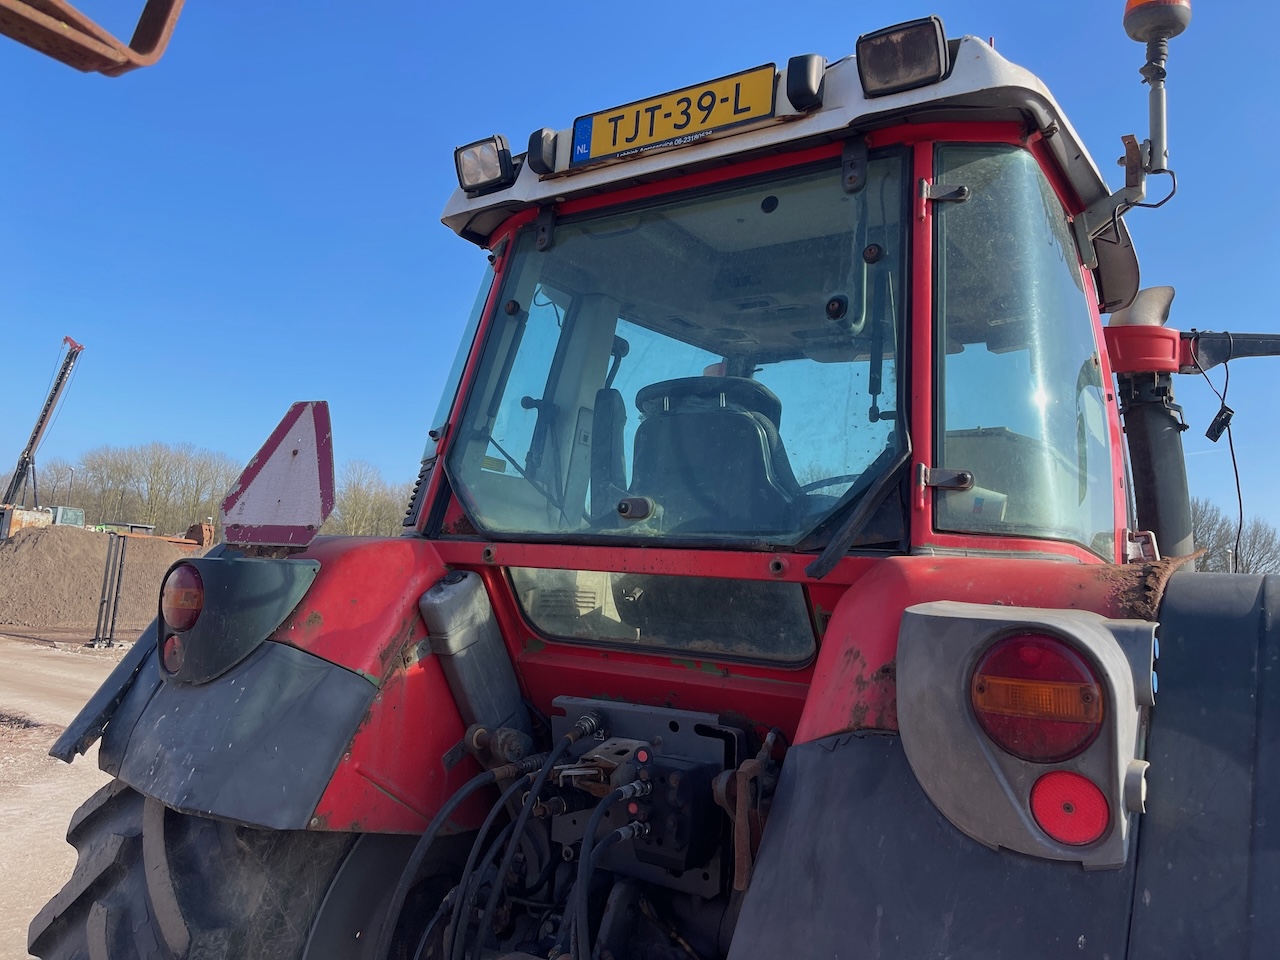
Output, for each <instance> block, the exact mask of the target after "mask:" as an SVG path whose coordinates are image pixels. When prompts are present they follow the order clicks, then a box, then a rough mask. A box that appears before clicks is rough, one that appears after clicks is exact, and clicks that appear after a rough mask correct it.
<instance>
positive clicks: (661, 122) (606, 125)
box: [569, 63, 777, 166]
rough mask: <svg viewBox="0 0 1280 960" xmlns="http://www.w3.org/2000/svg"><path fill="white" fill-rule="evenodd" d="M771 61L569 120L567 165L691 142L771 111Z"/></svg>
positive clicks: (772, 86)
mask: <svg viewBox="0 0 1280 960" xmlns="http://www.w3.org/2000/svg"><path fill="white" fill-rule="evenodd" d="M776 75H777V71H776V69H775V67H774V65H773V64H771V63H769V64H765V65H764V66H763V67H756V68H755V69H754V70H746V71H743V72H742V73H735V74H734V75H733V76H731V77H723V78H721V79H719V80H712V81H710V82H708V83H701V84H698V86H696V87H686V88H685V89H683V90H675V91H673V92H671V93H664V94H663V95H662V96H660V97H653V98H652V99H650V100H641V101H639V102H637V103H629V104H627V105H625V106H622V107H614V108H613V109H612V110H604V111H602V112H600V113H594V114H591V115H590V116H587V117H579V118H578V119H577V120H575V121H574V122H573V155H572V156H571V157H570V160H569V165H570V166H578V165H580V164H584V163H594V162H595V161H597V160H605V159H608V158H610V157H625V156H629V155H631V154H635V153H639V152H641V151H644V150H653V149H655V148H656V147H671V146H684V145H685V144H689V143H695V142H697V141H698V140H701V139H703V138H704V137H707V136H710V135H711V134H713V133H717V132H719V131H721V130H725V129H727V128H729V127H736V126H738V125H739V124H743V123H751V122H753V121H756V120H763V119H765V118H767V117H771V116H773V109H774V88H775V86H776V85H775V83H774V77H775V76H776Z"/></svg>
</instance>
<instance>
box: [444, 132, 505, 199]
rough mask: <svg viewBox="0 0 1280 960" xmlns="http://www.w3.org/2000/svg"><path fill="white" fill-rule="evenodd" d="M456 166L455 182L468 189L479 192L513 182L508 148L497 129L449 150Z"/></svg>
mask: <svg viewBox="0 0 1280 960" xmlns="http://www.w3.org/2000/svg"><path fill="white" fill-rule="evenodd" d="M453 162H454V164H456V166H457V168H458V185H459V186H460V187H462V189H463V190H466V191H467V192H468V193H474V194H477V195H479V194H482V193H487V192H488V191H490V190H500V189H502V188H503V187H508V186H510V185H511V184H512V183H513V182H515V167H514V165H513V164H512V162H511V148H510V147H509V146H508V145H507V138H506V137H504V136H502V134H500V133H496V134H494V135H493V136H492V137H486V138H485V139H483V140H477V141H476V142H475V143H469V144H467V145H466V146H465V147H459V148H458V149H457V150H455V151H453Z"/></svg>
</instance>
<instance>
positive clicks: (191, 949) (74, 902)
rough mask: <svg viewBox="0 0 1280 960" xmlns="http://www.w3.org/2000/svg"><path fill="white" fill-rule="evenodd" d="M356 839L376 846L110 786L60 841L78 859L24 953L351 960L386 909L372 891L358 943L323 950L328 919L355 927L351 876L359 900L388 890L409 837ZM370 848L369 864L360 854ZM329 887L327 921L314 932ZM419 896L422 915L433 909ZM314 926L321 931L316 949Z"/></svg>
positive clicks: (115, 959) (58, 959) (86, 958)
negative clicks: (210, 814) (250, 821)
mask: <svg viewBox="0 0 1280 960" xmlns="http://www.w3.org/2000/svg"><path fill="white" fill-rule="evenodd" d="M363 836H364V837H366V838H367V839H368V840H370V841H376V842H371V843H368V844H365V845H364V846H363V847H362V846H361V844H360V840H361V837H362V835H358V834H350V833H328V832H307V831H282V830H261V829H255V828H251V827H244V826H239V825H236V824H232V823H229V822H226V821H220V820H210V819H205V818H202V817H196V816H191V815H187V814H182V813H178V812H176V811H174V810H170V809H169V808H167V807H165V806H164V805H163V804H161V803H160V802H159V801H156V800H153V799H150V798H147V797H144V796H143V795H142V794H140V793H138V792H137V791H135V790H133V789H132V788H131V787H129V786H127V785H125V784H124V783H121V782H120V781H118V780H117V781H113V782H112V783H110V784H108V785H107V786H105V787H103V788H102V789H101V790H99V791H98V792H97V793H95V794H94V795H93V796H92V797H90V798H89V800H88V801H87V802H86V803H85V804H84V805H83V806H81V807H80V809H79V810H77V811H76V813H75V815H74V816H73V817H72V818H71V825H70V826H69V827H68V828H67V841H68V842H69V843H70V844H72V845H73V846H74V847H75V848H76V851H77V853H78V855H79V856H78V860H77V863H76V868H75V871H74V873H73V874H72V876H71V879H70V880H69V881H67V884H66V885H65V886H64V887H63V888H62V890H61V891H60V892H59V893H58V894H57V895H56V896H55V897H54V898H53V899H52V900H50V901H49V902H48V903H47V904H46V905H45V907H44V909H43V910H41V911H40V913H39V914H37V916H36V918H35V919H34V920H32V921H31V926H30V929H29V932H28V950H30V952H31V953H33V954H34V955H35V956H37V957H41V958H43V960H153V958H154V960H171V958H172V960H183V958H190V960H197V958H198V960H223V958H227V960H230V958H249V957H252V958H255V960H303V958H307V960H309V958H312V957H317V956H319V957H327V956H359V955H360V954H361V953H363V952H364V951H363V950H361V949H360V948H361V947H364V948H365V950H367V949H369V947H370V946H371V940H372V937H368V936H364V934H365V932H366V931H367V930H368V929H369V928H370V927H371V926H372V923H371V921H370V917H372V916H374V915H375V914H376V915H378V916H380V911H381V910H385V901H384V900H383V898H382V896H381V893H380V891H377V890H375V891H374V892H375V893H376V894H377V895H375V896H373V898H372V901H371V903H370V904H369V908H368V910H367V911H366V912H365V914H364V916H362V917H358V918H356V921H355V926H356V927H358V928H359V933H358V934H357V936H364V939H363V941H361V940H353V941H352V942H350V943H340V942H319V941H321V940H328V936H327V934H328V932H330V931H332V930H333V929H334V920H335V918H336V919H337V921H338V926H339V927H341V926H342V925H344V924H345V925H346V929H349V928H350V927H351V925H352V923H353V921H352V917H351V912H352V904H353V902H354V901H358V900H361V899H362V898H361V897H360V896H359V895H353V893H352V889H353V878H354V883H355V884H357V885H358V886H357V887H356V888H355V889H356V891H357V893H364V894H365V896H366V897H367V896H368V889H367V888H369V887H370V885H372V886H374V887H379V886H380V885H382V884H390V885H393V884H394V883H395V880H396V879H397V877H398V876H399V870H398V869H397V868H396V862H397V861H398V862H399V864H400V866H401V867H403V863H404V860H405V859H407V856H408V850H409V849H410V848H411V847H412V843H413V839H414V838H412V837H409V838H402V837H395V838H392V837H374V836H373V835H363ZM374 848H377V852H376V854H375V855H376V857H377V858H378V859H376V860H374V859H371V857H370V856H369V855H367V854H369V853H374ZM359 850H363V851H365V855H360V856H357V854H356V852H355V851H359ZM402 851H403V854H402V853H401V852H402ZM349 860H351V861H359V862H358V863H356V864H354V865H353V864H349V863H348V861H349ZM344 865H346V866H347V867H348V870H347V872H346V874H345V876H346V877H347V879H346V880H345V881H341V880H340V878H341V877H343V875H344V874H343V868H344ZM435 879H436V880H439V879H443V878H435ZM428 886H432V887H434V888H435V889H432V890H431V891H430V894H429V896H430V897H432V898H438V896H440V895H442V891H441V892H440V893H437V890H439V889H440V887H441V886H442V885H441V884H440V883H439V882H436V883H434V884H429V885H428ZM331 887H332V888H334V890H335V893H334V895H333V897H332V898H331V900H332V913H331V914H330V915H329V916H328V917H327V920H326V923H325V924H323V925H317V923H316V921H317V917H318V916H319V915H320V914H321V913H322V912H324V911H326V910H328V909H329V904H330V899H328V898H327V897H326V895H327V894H328V893H329V892H330V888H331ZM361 888H363V889H361ZM444 889H447V885H444ZM388 892H389V887H388ZM424 893H425V891H424ZM416 899H417V902H416V903H415V906H416V907H419V908H426V909H427V914H426V915H427V916H430V909H432V908H430V907H428V906H427V905H426V904H424V903H422V899H423V898H422V897H419V898H416ZM313 929H316V930H324V931H326V934H324V935H322V934H320V933H317V935H316V937H315V938H314V940H315V941H316V942H313V937H312V931H313ZM397 952H398V951H395V950H393V952H392V956H395V955H396V953H397Z"/></svg>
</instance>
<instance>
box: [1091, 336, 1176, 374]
mask: <svg viewBox="0 0 1280 960" xmlns="http://www.w3.org/2000/svg"><path fill="white" fill-rule="evenodd" d="M1106 338H1107V353H1108V355H1110V357H1111V366H1112V369H1114V370H1115V371H1116V372H1117V374H1142V372H1148V371H1151V372H1165V374H1176V372H1178V370H1179V369H1180V367H1181V355H1183V335H1181V334H1180V333H1179V332H1178V330H1170V329H1169V328H1167V326H1108V328H1106Z"/></svg>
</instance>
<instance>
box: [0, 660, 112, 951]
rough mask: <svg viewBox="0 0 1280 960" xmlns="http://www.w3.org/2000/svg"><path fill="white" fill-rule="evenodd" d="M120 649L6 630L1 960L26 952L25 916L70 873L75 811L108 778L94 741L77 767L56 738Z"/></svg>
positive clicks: (0, 679)
mask: <svg viewBox="0 0 1280 960" xmlns="http://www.w3.org/2000/svg"><path fill="white" fill-rule="evenodd" d="M121 652H122V651H119V650H104V651H91V650H84V649H81V648H80V647H78V646H72V647H62V646H60V647H59V648H54V647H52V646H49V645H44V644H40V643H35V642H32V641H30V640H22V639H15V638H12V637H6V636H3V635H0V960H25V958H26V957H27V956H28V954H27V924H28V923H29V922H30V921H31V918H32V917H33V916H35V914H36V912H37V911H38V910H39V909H40V908H41V907H42V906H44V904H45V902H46V901H47V900H48V899H49V898H50V897H52V896H53V895H54V894H55V893H57V892H58V890H59V888H61V886H62V884H63V883H64V882H65V881H66V879H67V878H68V877H70V876H71V869H72V867H74V866H75V862H76V856H75V851H74V850H73V849H72V848H71V847H70V846H69V845H68V844H67V842H66V839H65V836H66V831H67V823H68V822H69V821H70V819H71V814H72V813H74V812H75V809H76V807H78V806H79V805H80V804H81V803H82V802H83V801H84V800H85V798H87V797H88V796H89V795H90V794H91V793H93V791H95V790H97V789H98V788H99V787H100V786H102V784H104V783H106V782H107V776H106V774H104V773H103V772H102V771H100V770H99V769H98V751H97V748H96V747H95V748H94V749H93V750H91V751H90V752H89V753H88V754H86V755H85V756H83V757H78V758H76V762H75V763H73V764H71V765H70V766H68V765H66V764H64V763H62V762H60V761H58V760H54V759H53V758H52V757H50V756H48V755H47V754H48V750H49V747H51V746H52V745H53V741H54V740H56V739H57V738H58V735H59V734H60V733H61V732H62V730H63V728H64V727H65V726H66V725H67V724H68V723H70V722H71V720H72V718H73V717H75V715H76V713H78V712H79V710H80V708H81V706H83V705H84V702H85V701H86V700H88V699H89V696H90V695H91V694H92V693H93V692H94V691H95V690H96V689H97V688H98V686H99V685H100V684H101V683H102V681H103V680H105V679H106V676H107V674H109V673H110V672H111V670H112V668H113V667H114V666H115V665H116V661H117V660H118V659H119V657H120V655H121Z"/></svg>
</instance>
